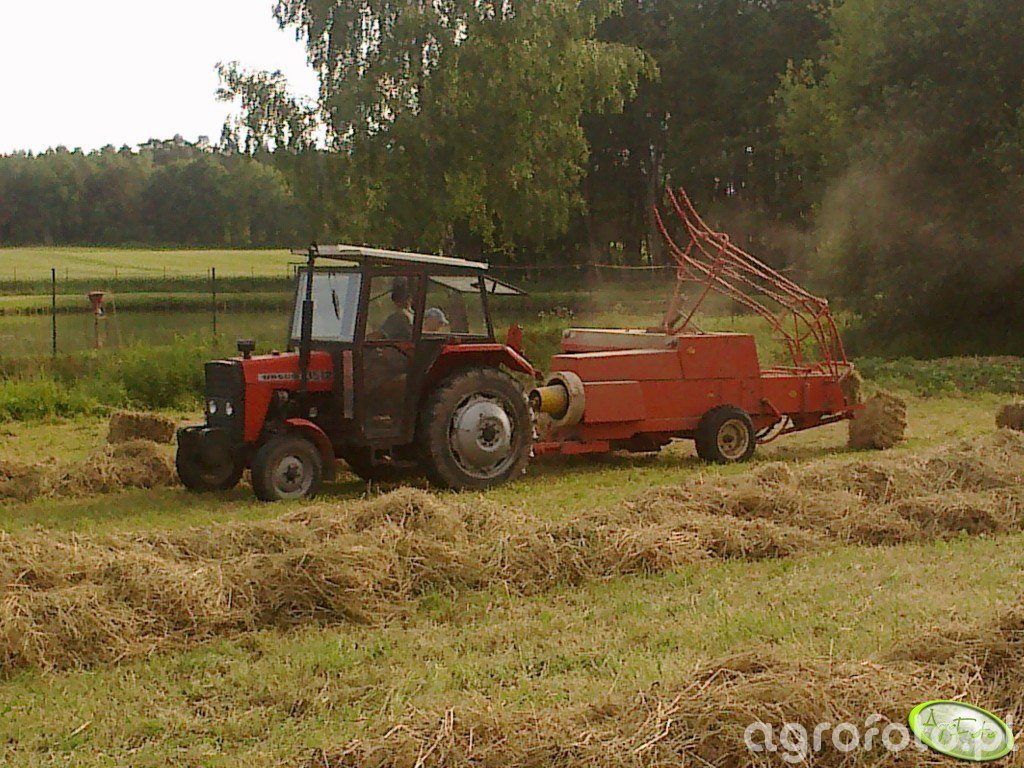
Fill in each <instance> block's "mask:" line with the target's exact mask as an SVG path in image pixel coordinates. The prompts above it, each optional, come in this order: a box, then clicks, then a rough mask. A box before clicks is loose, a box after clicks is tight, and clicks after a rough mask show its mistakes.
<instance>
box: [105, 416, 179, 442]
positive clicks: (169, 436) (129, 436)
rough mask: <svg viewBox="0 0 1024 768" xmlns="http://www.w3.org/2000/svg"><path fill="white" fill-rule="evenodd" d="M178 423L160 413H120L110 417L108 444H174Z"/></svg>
mask: <svg viewBox="0 0 1024 768" xmlns="http://www.w3.org/2000/svg"><path fill="white" fill-rule="evenodd" d="M177 426H178V425H177V423H176V422H175V421H174V420H173V419H169V418H167V417H166V416H161V415H160V414H158V413H145V412H139V411H118V412H117V413H115V414H114V415H113V416H111V417H110V428H109V430H108V431H107V442H108V443H109V444H111V445H116V444H118V443H128V442H132V441H134V440H149V441H151V442H154V443H162V444H167V443H172V442H174V433H175V430H176V429H177Z"/></svg>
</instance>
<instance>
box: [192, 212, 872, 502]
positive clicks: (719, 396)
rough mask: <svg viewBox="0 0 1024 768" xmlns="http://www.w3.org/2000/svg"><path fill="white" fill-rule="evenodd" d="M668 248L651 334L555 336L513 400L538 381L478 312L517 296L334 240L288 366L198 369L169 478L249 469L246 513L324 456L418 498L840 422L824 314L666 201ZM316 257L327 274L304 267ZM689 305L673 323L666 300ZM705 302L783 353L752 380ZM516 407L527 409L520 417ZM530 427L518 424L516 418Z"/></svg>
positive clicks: (744, 356) (735, 337)
mask: <svg viewBox="0 0 1024 768" xmlns="http://www.w3.org/2000/svg"><path fill="white" fill-rule="evenodd" d="M668 196H669V200H670V201H671V203H672V205H673V208H674V209H675V212H676V213H677V215H678V218H679V220H680V223H681V227H682V230H683V232H685V234H686V236H687V240H686V244H685V245H682V246H680V245H678V244H677V243H676V241H675V240H674V239H673V237H672V235H671V233H670V232H669V229H668V227H667V226H665V225H664V223H663V222H662V221H661V218H660V215H659V217H658V223H659V225H661V231H662V235H663V236H664V238H665V240H666V243H667V244H668V246H669V251H670V253H671V254H672V256H673V258H674V259H675V261H676V264H677V275H676V277H677V285H676V291H675V296H674V297H673V300H672V302H671V304H670V306H669V309H668V311H667V313H666V314H665V317H664V319H663V321H662V323H661V325H660V326H658V327H656V328H650V329H646V330H623V329H610V330H609V329H573V330H569V331H567V332H566V334H565V337H564V339H563V341H562V354H559V355H556V356H555V357H554V358H553V359H552V361H551V366H550V369H551V371H552V375H551V377H550V379H549V380H548V382H547V384H546V386H542V387H539V388H537V389H535V390H533V392H532V393H531V394H530V396H529V404H528V402H527V398H525V397H524V393H523V390H522V389H521V387H520V385H519V383H518V382H517V381H516V379H515V378H513V376H512V374H516V373H518V374H526V375H527V376H531V377H534V378H537V379H539V377H540V372H539V371H537V370H535V369H534V367H533V366H532V365H531V364H530V362H529V361H528V360H527V359H526V358H525V357H524V356H523V351H522V343H521V342H522V333H521V331H519V330H518V329H513V330H511V331H509V335H508V339H507V340H506V342H505V343H499V342H496V341H495V337H494V325H493V322H492V320H491V314H490V307H489V299H490V298H491V297H493V296H495V295H520V294H521V292H520V291H518V290H517V289H515V288H513V287H512V286H510V285H508V284H506V283H503V282H501V281H500V280H497V279H495V278H494V277H492V276H490V275H489V274H488V273H487V265H486V264H481V263H476V262H470V261H463V260H461V259H452V258H443V257H439V256H424V255H417V254H406V253H396V252H393V251H380V250H373V249H368V248H356V247H346V246H338V247H334V248H320V249H318V248H316V247H314V248H312V249H310V251H309V252H308V263H307V265H306V267H305V268H303V269H302V270H300V272H299V276H298V281H297V291H296V303H295V313H294V315H293V319H292V329H291V336H290V343H289V350H290V351H289V352H288V353H287V354H280V353H276V352H275V353H272V354H270V355H261V356H258V357H254V356H253V355H252V352H253V349H254V345H253V343H252V342H239V352H241V353H242V356H241V357H240V358H235V359H232V360H222V361H217V362H212V363H209V364H207V367H206V424H204V425H202V426H196V427H189V428H187V429H183V430H181V431H180V432H179V433H178V458H177V464H178V473H179V475H180V477H181V480H182V482H183V483H184V484H185V485H186V486H187V487H188V488H190V489H192V490H196V491H212V490H224V489H228V488H231V487H233V486H234V485H236V484H237V483H238V481H239V479H240V478H241V476H242V473H243V472H244V471H245V469H246V468H249V469H251V473H252V485H253V489H254V490H255V492H256V495H257V496H258V497H259V498H260V499H265V500H277V499H297V498H301V497H306V496H312V495H315V494H316V493H317V491H318V490H319V489H320V485H321V483H322V482H323V480H324V479H325V478H330V477H331V476H332V475H333V474H334V471H335V466H336V463H337V460H338V459H342V460H344V461H345V462H346V463H347V464H348V465H349V466H350V467H351V468H352V470H353V471H354V472H355V473H356V474H358V475H359V476H360V477H363V478H364V479H367V480H383V479H398V478H400V477H402V476H403V475H407V474H412V473H414V472H418V471H424V472H425V473H426V475H427V477H428V478H429V479H430V480H431V482H433V483H434V484H436V485H440V486H442V487H446V488H453V489H483V488H488V487H491V486H494V485H498V484H500V483H504V482H506V481H507V480H509V479H510V478H513V477H515V476H518V475H520V474H522V473H523V472H524V471H525V468H526V465H527V462H528V461H529V459H530V456H531V455H538V456H540V455H544V454H552V453H562V454H588V453H604V452H608V451H615V450H624V451H634V452H652V451H657V450H660V449H661V448H662V447H663V446H665V445H667V444H668V443H670V442H671V441H672V440H676V439H684V440H693V441H694V442H695V443H696V447H697V453H698V455H699V456H700V457H701V458H702V459H704V460H706V461H713V462H721V463H729V462H738V461H746V460H748V459H749V458H750V457H751V456H752V455H753V453H754V450H755V448H756V446H757V444H758V443H765V442H769V441H771V440H774V439H776V438H777V437H779V436H780V435H784V434H787V433H790V432H796V431H800V430H805V429H811V428H814V427H819V426H823V425H826V424H832V423H835V422H838V421H841V420H844V419H851V418H853V417H854V415H855V414H856V412H857V410H858V408H860V405H859V377H857V375H856V373H855V371H854V369H853V366H852V365H851V364H850V362H849V361H848V360H847V358H846V353H845V351H844V350H843V345H842V341H841V339H840V338H839V333H838V331H837V329H836V324H835V322H834V321H833V319H832V315H831V313H830V311H829V308H828V303H827V302H826V301H824V300H822V299H819V298H816V297H814V296H812V295H811V294H809V293H807V292H806V291H805V290H803V289H802V288H800V287H799V286H798V285H796V284H795V283H793V282H792V281H790V280H789V279H787V278H786V277H784V276H783V275H780V274H779V273H778V272H775V271H774V270H772V269H770V268H769V267H767V266H766V265H765V264H763V263H762V262H760V261H758V260H757V259H755V258H754V257H752V256H750V255H749V254H747V253H746V252H745V251H743V250H741V249H739V248H737V247H736V246H734V245H733V244H732V243H731V242H730V240H729V238H728V237H727V236H726V235H724V234H720V233H716V232H713V231H712V230H711V229H710V228H708V227H707V225H706V224H705V223H704V222H703V221H702V220H701V219H700V217H699V216H698V215H697V213H696V211H695V210H694V209H693V206H692V205H691V204H690V201H689V199H688V198H687V197H686V195H685V193H683V192H680V193H679V194H678V195H675V194H673V193H672V192H669V195H668ZM322 259H329V260H332V261H334V262H335V266H330V267H323V266H317V263H318V261H320V260H322ZM687 283H696V284H697V289H696V294H695V296H696V299H695V301H693V302H692V306H691V307H690V308H689V309H688V310H684V306H683V304H684V301H683V297H684V290H683V289H684V286H685V285H686V284H687ZM713 292H714V293H718V294H720V295H722V296H724V297H726V298H727V299H729V300H730V301H731V302H733V303H734V304H735V305H738V306H739V307H741V308H743V309H744V310H746V311H747V312H749V313H751V314H754V315H757V316H760V317H761V318H762V319H764V320H765V321H767V323H768V325H769V326H770V327H771V329H772V330H773V331H774V333H775V336H776V338H777V339H778V340H779V341H781V342H782V343H783V345H784V347H785V349H786V351H787V352H788V357H789V361H788V363H787V364H785V365H775V366H770V367H762V366H761V362H760V359H759V356H758V350H757V346H756V344H755V341H754V337H753V336H751V335H749V334H740V333H707V332H704V331H702V330H701V329H700V328H698V327H697V326H696V321H697V319H698V311H699V309H700V308H701V306H702V305H703V304H704V302H705V300H706V299H707V298H708V296H709V294H711V293H713ZM531 406H532V409H533V412H534V413H535V414H536V419H535V417H534V414H532V413H531V408H530V407H531ZM535 421H536V424H535Z"/></svg>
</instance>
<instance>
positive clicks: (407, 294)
mask: <svg viewBox="0 0 1024 768" xmlns="http://www.w3.org/2000/svg"><path fill="white" fill-rule="evenodd" d="M391 303H393V304H394V305H395V311H394V312H392V313H391V315H389V316H388V319H387V320H385V321H384V324H383V325H382V326H381V327H380V332H381V335H382V336H383V337H384V338H385V339H393V340H395V341H409V340H410V339H411V338H412V327H413V324H414V323H415V321H416V315H415V313H414V312H413V310H412V291H410V289H409V280H408V278H405V277H396V278H395V281H394V282H393V283H392V284H391Z"/></svg>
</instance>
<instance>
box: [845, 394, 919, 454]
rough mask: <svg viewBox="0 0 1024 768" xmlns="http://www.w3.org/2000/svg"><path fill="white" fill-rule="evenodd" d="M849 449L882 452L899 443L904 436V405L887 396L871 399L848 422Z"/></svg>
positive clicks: (897, 398) (905, 411) (893, 397)
mask: <svg viewBox="0 0 1024 768" xmlns="http://www.w3.org/2000/svg"><path fill="white" fill-rule="evenodd" d="M849 425H850V439H849V445H850V447H851V448H857V449H875V450H879V451H884V450H887V449H889V448H892V447H893V446H895V445H898V444H899V443H901V442H903V440H904V438H905V437H906V432H907V404H906V402H905V401H904V400H902V399H901V398H899V397H896V396H895V395H892V394H890V393H888V392H880V393H879V394H877V395H875V396H874V397H872V398H871V399H870V400H868V401H867V403H866V404H865V405H864V408H863V409H862V410H860V411H858V413H857V415H856V417H855V418H854V419H853V420H851V421H850V422H849Z"/></svg>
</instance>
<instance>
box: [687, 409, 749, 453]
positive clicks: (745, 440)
mask: <svg viewBox="0 0 1024 768" xmlns="http://www.w3.org/2000/svg"><path fill="white" fill-rule="evenodd" d="M696 443H697V455H698V456H700V458H701V459H703V460H704V461H709V462H713V463H715V464H735V463H737V462H741V461H749V460H750V458H751V457H752V456H753V455H754V449H755V448H757V433H756V432H755V431H754V424H753V422H752V421H751V420H750V416H748V415H747V412H746V411H744V410H743V409H742V408H737V407H736V406H734V405H721V406H719V407H718V408H712V409H711V410H710V411H708V412H707V413H706V414H704V418H702V419H701V420H700V424H699V425H698V426H697V436H696Z"/></svg>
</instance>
